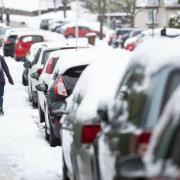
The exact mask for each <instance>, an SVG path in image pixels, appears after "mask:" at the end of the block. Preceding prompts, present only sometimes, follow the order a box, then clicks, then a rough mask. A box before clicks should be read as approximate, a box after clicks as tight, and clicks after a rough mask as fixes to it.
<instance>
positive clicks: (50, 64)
mask: <svg viewBox="0 0 180 180" xmlns="http://www.w3.org/2000/svg"><path fill="white" fill-rule="evenodd" d="M62 51H63V50H57V51H53V52H51V53H50V54H49V57H48V59H47V62H46V63H45V65H44V68H43V70H42V73H41V75H40V76H39V79H38V84H42V83H45V84H47V85H48V86H50V84H52V81H53V71H54V68H55V66H56V64H57V62H58V60H59V57H60V56H61V54H62ZM37 93H38V110H39V118H40V122H44V120H45V119H44V118H45V117H44V104H45V98H46V97H45V94H44V93H43V92H42V91H37Z"/></svg>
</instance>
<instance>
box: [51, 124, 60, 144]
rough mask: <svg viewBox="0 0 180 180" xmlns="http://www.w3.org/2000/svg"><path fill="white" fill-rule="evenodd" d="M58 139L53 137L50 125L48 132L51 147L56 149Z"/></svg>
mask: <svg viewBox="0 0 180 180" xmlns="http://www.w3.org/2000/svg"><path fill="white" fill-rule="evenodd" d="M59 141H60V140H59V139H58V138H57V137H56V136H55V135H54V132H53V129H52V125H51V124H50V132H49V144H50V146H51V147H56V146H57V145H59V144H60V143H59Z"/></svg>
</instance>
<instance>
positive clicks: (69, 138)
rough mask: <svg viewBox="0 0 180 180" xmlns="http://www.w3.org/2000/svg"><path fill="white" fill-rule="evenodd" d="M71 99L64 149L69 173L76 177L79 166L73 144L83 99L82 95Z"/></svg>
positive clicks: (65, 123)
mask: <svg viewBox="0 0 180 180" xmlns="http://www.w3.org/2000/svg"><path fill="white" fill-rule="evenodd" d="M71 98H72V99H71V100H70V102H69V104H67V106H69V108H68V111H69V114H68V115H67V116H66V117H65V118H64V120H63V126H62V142H63V144H62V148H63V155H64V159H65V162H66V165H67V168H68V171H69V172H70V174H71V175H72V176H74V174H75V172H76V171H77V169H76V167H77V165H76V160H75V156H74V155H73V154H74V152H73V151H75V148H74V144H73V122H74V121H75V116H76V112H77V109H78V107H79V105H80V103H81V100H82V97H81V95H80V94H76V95H75V96H74V97H71Z"/></svg>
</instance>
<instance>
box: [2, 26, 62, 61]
mask: <svg viewBox="0 0 180 180" xmlns="http://www.w3.org/2000/svg"><path fill="white" fill-rule="evenodd" d="M58 40H59V41H60V42H61V41H63V38H62V37H61V36H60V35H58V34H57V33H53V32H47V31H42V30H41V31H40V30H39V31H38V30H29V31H28V30H23V29H21V30H16V31H13V32H11V33H10V34H9V35H8V36H7V39H6V40H5V41H4V45H3V52H4V56H11V57H14V58H15V59H16V60H21V59H23V60H24V58H25V57H26V55H27V53H28V52H29V49H30V47H31V45H32V44H34V43H37V42H42V41H58Z"/></svg>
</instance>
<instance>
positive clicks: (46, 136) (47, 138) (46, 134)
mask: <svg viewBox="0 0 180 180" xmlns="http://www.w3.org/2000/svg"><path fill="white" fill-rule="evenodd" d="M44 132H45V139H46V140H47V141H48V140H49V134H48V132H47V124H46V121H45V130H44Z"/></svg>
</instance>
